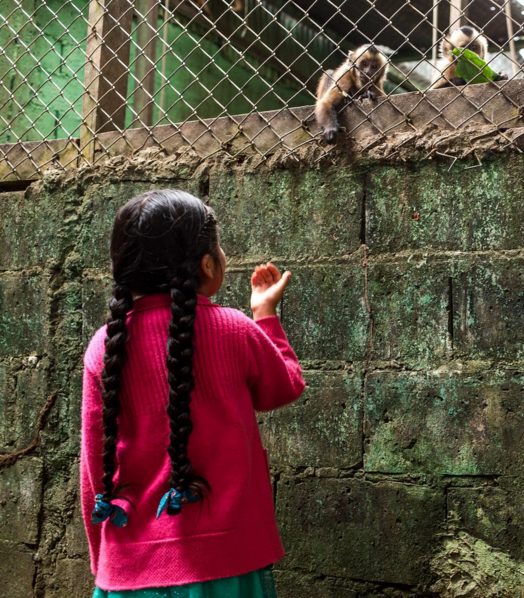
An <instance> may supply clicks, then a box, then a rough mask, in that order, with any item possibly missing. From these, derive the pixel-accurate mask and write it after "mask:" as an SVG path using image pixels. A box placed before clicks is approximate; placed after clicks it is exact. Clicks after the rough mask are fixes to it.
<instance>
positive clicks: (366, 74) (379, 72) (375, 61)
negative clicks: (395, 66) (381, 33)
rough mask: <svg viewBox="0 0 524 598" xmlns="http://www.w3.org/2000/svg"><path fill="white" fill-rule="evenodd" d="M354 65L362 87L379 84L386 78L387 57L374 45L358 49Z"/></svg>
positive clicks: (354, 54)
mask: <svg viewBox="0 0 524 598" xmlns="http://www.w3.org/2000/svg"><path fill="white" fill-rule="evenodd" d="M353 63H354V64H355V67H356V71H357V78H358V80H359V81H360V84H361V85H366V84H368V83H370V82H373V83H377V82H378V81H380V80H381V79H383V78H384V77H385V76H386V73H387V69H388V63H387V60H386V57H385V56H384V54H382V53H381V52H380V51H379V50H377V49H376V48H375V46H373V45H372V44H365V45H363V46H360V47H359V48H357V49H356V50H355V52H354V53H353Z"/></svg>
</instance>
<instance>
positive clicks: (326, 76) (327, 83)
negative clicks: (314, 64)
mask: <svg viewBox="0 0 524 598" xmlns="http://www.w3.org/2000/svg"><path fill="white" fill-rule="evenodd" d="M334 73H335V71H334V70H333V69H329V70H327V71H326V72H325V73H323V74H322V76H321V77H320V81H319V82H318V85H317V100H320V99H321V98H322V96H323V95H324V94H325V93H326V91H327V90H328V89H329V88H330V87H331V86H332V85H333V83H334V82H335V80H334V79H333V75H334Z"/></svg>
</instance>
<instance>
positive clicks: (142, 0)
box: [131, 0, 158, 127]
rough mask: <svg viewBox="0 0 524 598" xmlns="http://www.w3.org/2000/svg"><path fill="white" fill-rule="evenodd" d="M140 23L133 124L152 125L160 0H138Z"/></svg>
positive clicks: (135, 125)
mask: <svg viewBox="0 0 524 598" xmlns="http://www.w3.org/2000/svg"><path fill="white" fill-rule="evenodd" d="M136 9H137V13H138V15H137V16H138V19H139V20H140V24H139V25H138V27H137V45H138V50H137V52H139V55H138V57H137V60H136V78H137V81H136V82H135V93H134V102H133V108H134V110H135V112H136V114H137V116H136V117H135V120H134V121H133V124H132V125H131V126H134V127H140V126H147V127H150V126H151V125H152V124H153V106H154V100H153V99H152V98H153V95H154V93H155V71H156V68H157V67H156V64H155V61H156V47H157V38H158V33H157V29H158V0H137V3H136Z"/></svg>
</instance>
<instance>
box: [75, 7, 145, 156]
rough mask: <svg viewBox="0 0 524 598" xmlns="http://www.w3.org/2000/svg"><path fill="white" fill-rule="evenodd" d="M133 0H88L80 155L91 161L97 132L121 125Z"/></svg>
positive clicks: (124, 103)
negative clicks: (89, 0)
mask: <svg viewBox="0 0 524 598" xmlns="http://www.w3.org/2000/svg"><path fill="white" fill-rule="evenodd" d="M133 10H134V2H133V0H91V2H90V4H89V25H88V38H87V49H86V56H87V59H86V65H85V74H84V86H85V93H84V100H83V104H82V120H83V124H82V127H81V130H80V146H81V151H82V155H83V156H84V157H85V158H86V159H87V161H88V162H89V163H92V162H93V161H94V155H95V141H96V136H97V134H98V133H102V132H106V131H115V130H122V129H123V128H124V122H125V116H126V105H127V102H126V101H125V99H126V96H127V79H128V68H129V50H130V45H131V26H132V22H133Z"/></svg>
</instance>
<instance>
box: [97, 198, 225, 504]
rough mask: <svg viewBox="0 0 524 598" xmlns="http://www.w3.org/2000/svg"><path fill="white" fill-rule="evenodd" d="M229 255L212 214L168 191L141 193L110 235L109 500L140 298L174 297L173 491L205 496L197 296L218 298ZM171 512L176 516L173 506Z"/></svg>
mask: <svg viewBox="0 0 524 598" xmlns="http://www.w3.org/2000/svg"><path fill="white" fill-rule="evenodd" d="M224 269H225V255H224V252H223V251H222V249H221V247H220V244H219V240H218V226H217V221H216V219H215V215H214V212H213V210H212V209H211V208H210V207H208V206H206V205H205V204H204V203H203V202H202V201H201V200H200V199H197V198H196V197H193V196H192V195H190V194H189V193H185V192H183V191H173V190H170V189H162V190H158V191H149V192H147V193H143V194H142V195H138V196H137V197H134V198H133V199H131V200H130V201H129V202H128V203H126V204H125V205H124V206H123V207H122V208H121V209H120V210H119V212H118V214H117V216H116V220H115V224H114V228H113V233H112V236H111V270H112V273H113V278H114V283H113V297H112V299H111V301H110V303H109V308H110V310H111V313H110V315H109V316H108V319H107V337H106V339H105V348H106V354H105V356H104V364H105V367H104V370H103V372H102V382H103V385H104V389H103V392H102V398H103V401H104V408H103V425H104V452H103V466H104V475H103V477H102V482H103V485H104V494H103V500H105V501H109V500H111V498H113V497H114V494H115V489H114V485H113V476H114V472H115V456H116V443H117V417H118V414H119V412H120V389H121V380H122V371H123V368H124V365H125V362H126V341H127V330H126V315H127V312H128V311H130V310H131V309H132V307H133V303H134V301H133V295H136V294H140V295H142V294H151V293H164V292H165V293H170V294H171V321H170V322H169V330H168V339H167V356H166V360H167V380H168V385H169V396H168V397H166V399H167V413H168V416H169V423H170V430H171V433H170V436H169V446H168V448H167V452H168V453H169V456H170V458H171V475H170V479H169V480H166V484H167V483H169V487H172V488H175V489H176V490H178V491H179V492H182V491H183V490H186V489H188V488H193V489H194V490H195V491H196V492H197V493H199V494H202V493H203V491H204V490H205V486H206V483H205V481H204V480H202V478H199V477H197V476H195V475H194V474H193V472H192V468H191V463H190V461H189V459H188V456H187V445H188V440H189V435H190V434H191V430H192V424H191V418H190V410H189V403H190V400H191V391H192V390H193V387H194V378H193V373H192V357H193V329H194V323H195V317H196V305H197V292H198V293H200V294H203V295H206V296H208V297H209V296H211V295H213V294H214V293H216V292H217V291H218V289H219V288H220V285H221V284H222V280H223V277H224ZM167 512H168V513H171V514H175V513H174V512H172V511H170V509H169V508H168V510H167Z"/></svg>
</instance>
